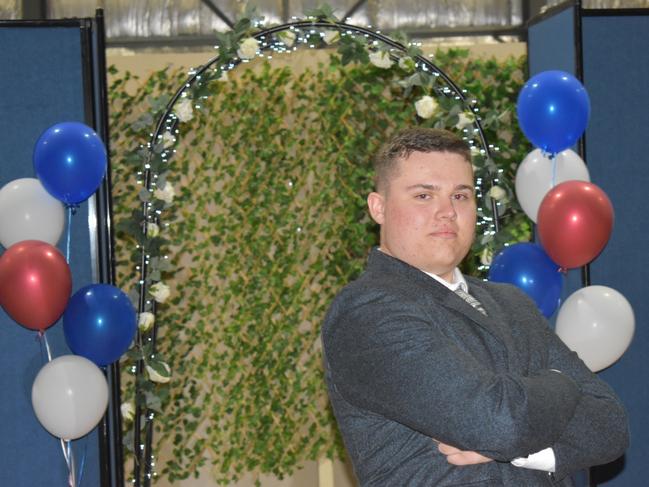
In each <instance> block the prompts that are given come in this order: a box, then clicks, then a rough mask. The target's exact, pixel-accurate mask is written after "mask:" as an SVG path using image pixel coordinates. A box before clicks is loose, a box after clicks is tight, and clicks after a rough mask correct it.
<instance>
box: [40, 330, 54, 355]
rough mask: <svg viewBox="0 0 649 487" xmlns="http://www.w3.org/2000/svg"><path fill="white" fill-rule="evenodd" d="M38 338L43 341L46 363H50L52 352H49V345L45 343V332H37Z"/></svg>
mask: <svg viewBox="0 0 649 487" xmlns="http://www.w3.org/2000/svg"><path fill="white" fill-rule="evenodd" d="M38 336H39V337H40V338H41V339H42V340H43V343H44V344H45V352H46V353H47V361H48V362H51V361H52V351H51V350H50V343H49V342H48V341H47V335H46V334H45V330H41V331H39V332H38Z"/></svg>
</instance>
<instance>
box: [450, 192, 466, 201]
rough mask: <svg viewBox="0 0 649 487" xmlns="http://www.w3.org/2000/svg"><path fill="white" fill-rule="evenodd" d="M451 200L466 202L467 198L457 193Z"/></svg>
mask: <svg viewBox="0 0 649 487" xmlns="http://www.w3.org/2000/svg"><path fill="white" fill-rule="evenodd" d="M453 198H454V199H456V200H468V199H469V196H468V195H466V194H464V193H457V194H454V195H453Z"/></svg>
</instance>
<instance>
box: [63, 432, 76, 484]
mask: <svg viewBox="0 0 649 487" xmlns="http://www.w3.org/2000/svg"><path fill="white" fill-rule="evenodd" d="M61 441H63V440H61ZM65 444H66V448H67V450H68V459H69V463H68V470H69V472H70V476H69V477H68V478H69V480H70V487H77V480H76V468H75V466H74V451H73V450H72V441H70V440H65Z"/></svg>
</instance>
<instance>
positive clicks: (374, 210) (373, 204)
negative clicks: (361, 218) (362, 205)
mask: <svg viewBox="0 0 649 487" xmlns="http://www.w3.org/2000/svg"><path fill="white" fill-rule="evenodd" d="M367 208H368V209H369V210H370V216H371V217H372V220H374V221H375V222H376V223H378V224H379V225H383V222H384V221H385V200H384V199H383V195H381V194H380V193H377V192H372V193H370V194H369V195H368V196H367Z"/></svg>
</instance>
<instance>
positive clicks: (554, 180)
mask: <svg viewBox="0 0 649 487" xmlns="http://www.w3.org/2000/svg"><path fill="white" fill-rule="evenodd" d="M550 160H551V161H552V187H553V188H554V187H555V186H556V185H557V154H556V153H555V154H552V155H550Z"/></svg>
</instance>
